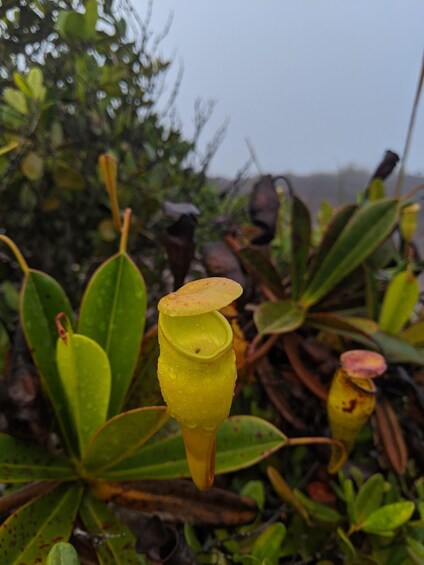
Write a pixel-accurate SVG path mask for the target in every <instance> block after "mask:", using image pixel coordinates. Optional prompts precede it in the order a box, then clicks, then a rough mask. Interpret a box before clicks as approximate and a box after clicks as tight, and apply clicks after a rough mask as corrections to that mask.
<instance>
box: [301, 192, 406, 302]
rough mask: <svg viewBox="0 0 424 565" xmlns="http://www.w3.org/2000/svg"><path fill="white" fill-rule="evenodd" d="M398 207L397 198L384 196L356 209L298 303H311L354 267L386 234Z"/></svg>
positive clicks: (394, 218) (389, 230) (317, 299)
mask: <svg viewBox="0 0 424 565" xmlns="http://www.w3.org/2000/svg"><path fill="white" fill-rule="evenodd" d="M398 210H399V205H398V201H397V200H394V199H385V198H383V199H380V200H377V201H375V202H373V203H370V204H366V205H364V206H363V207H362V208H360V209H359V210H357V211H356V212H355V213H354V214H353V215H352V216H351V218H350V220H349V222H348V223H347V225H346V226H345V227H344V229H343V231H342V232H341V233H340V236H339V237H338V238H337V240H336V241H335V242H334V244H333V245H332V247H331V249H330V251H329V252H328V253H327V254H326V255H325V256H324V257H323V261H322V263H321V265H320V266H318V267H317V271H316V273H315V274H314V276H313V278H312V280H310V282H309V283H308V285H307V288H306V290H305V292H304V293H303V294H302V296H301V298H300V302H301V303H302V304H303V305H304V306H310V305H312V304H315V303H316V302H318V301H319V300H320V299H321V298H322V297H323V296H325V295H326V294H327V293H328V292H330V290H331V289H332V288H334V287H335V286H336V285H337V283H339V282H340V281H341V280H342V279H344V278H345V277H347V275H349V274H350V273H351V272H352V271H353V270H354V269H356V268H357V267H358V266H359V265H360V264H361V263H362V262H363V261H364V260H365V259H366V258H367V257H368V256H369V255H370V254H371V253H372V252H373V251H374V250H375V249H376V248H377V247H378V246H379V245H380V244H381V243H382V241H383V240H384V239H386V237H387V236H388V235H389V234H390V232H391V231H392V229H393V228H394V226H395V224H396V220H397V217H398Z"/></svg>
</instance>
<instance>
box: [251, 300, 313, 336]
mask: <svg viewBox="0 0 424 565" xmlns="http://www.w3.org/2000/svg"><path fill="white" fill-rule="evenodd" d="M253 319H254V320H255V324H256V327H257V328H258V332H259V333H261V334H263V335H266V334H282V333H288V332H292V331H293V330H295V329H296V328H298V327H300V326H301V325H302V324H303V322H304V319H305V311H304V310H303V309H302V308H301V307H300V306H298V305H297V304H296V303H295V302H292V301H289V300H277V301H276V302H262V304H260V305H259V306H258V307H257V308H256V310H255V313H254V315H253Z"/></svg>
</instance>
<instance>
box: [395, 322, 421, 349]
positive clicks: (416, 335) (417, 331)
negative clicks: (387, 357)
mask: <svg viewBox="0 0 424 565" xmlns="http://www.w3.org/2000/svg"><path fill="white" fill-rule="evenodd" d="M400 337H401V338H402V339H403V340H405V341H407V342H408V343H410V344H411V345H418V346H423V345H424V320H419V321H418V322H415V324H412V325H411V326H409V328H407V329H406V330H404V331H403V332H402V333H401V335H400Z"/></svg>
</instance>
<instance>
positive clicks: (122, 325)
mask: <svg viewBox="0 0 424 565" xmlns="http://www.w3.org/2000/svg"><path fill="white" fill-rule="evenodd" d="M145 316H146V288H145V285H144V280H143V277H142V276H141V273H140V271H139V270H138V268H137V267H136V266H135V264H134V263H133V261H132V260H131V259H130V258H129V257H128V255H127V254H126V253H119V254H118V255H115V256H114V257H112V258H111V259H109V260H108V261H106V262H105V263H103V265H101V266H100V268H99V269H98V270H97V271H96V272H95V273H94V275H93V277H92V278H91V280H90V282H89V284H88V287H87V290H86V291H85V295H84V298H83V301H82V306H81V313H80V321H79V332H80V333H81V334H83V335H85V336H87V337H90V338H91V339H94V341H96V342H97V343H98V344H99V345H100V346H101V347H103V349H104V350H105V351H106V353H107V355H108V357H109V361H110V366H111V370H112V392H111V400H110V406H109V416H114V415H115V414H117V413H118V412H119V410H120V408H121V406H122V403H123V401H124V397H125V394H126V392H127V390H128V387H129V385H130V382H131V378H132V375H133V372H134V369H135V365H136V363H137V356H138V352H139V349H140V344H141V339H142V337H143V330H144V323H145Z"/></svg>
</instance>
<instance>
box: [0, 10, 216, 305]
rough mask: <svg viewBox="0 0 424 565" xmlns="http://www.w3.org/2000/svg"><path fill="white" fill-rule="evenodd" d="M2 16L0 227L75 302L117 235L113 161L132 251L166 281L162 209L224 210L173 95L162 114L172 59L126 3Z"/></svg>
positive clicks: (150, 277) (151, 278)
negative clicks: (105, 170)
mask: <svg viewBox="0 0 424 565" xmlns="http://www.w3.org/2000/svg"><path fill="white" fill-rule="evenodd" d="M0 10H1V19H0V33H1V36H2V41H1V46H0V61H1V63H0V100H1V103H0V104H1V105H0V194H1V212H0V229H1V230H2V231H3V232H6V233H7V234H8V235H9V236H11V237H12V238H14V239H15V241H16V242H17V243H18V244H19V245H20V246H21V247H22V249H23V251H24V252H25V254H26V256H27V257H28V258H29V259H30V261H31V263H32V265H33V266H34V267H39V268H42V269H45V270H46V271H48V272H50V273H51V274H54V275H55V276H57V277H58V279H59V280H61V281H62V282H64V283H66V284H67V286H68V288H69V291H70V292H71V293H72V294H76V295H78V294H79V292H80V288H81V285H82V282H83V281H84V280H85V278H86V272H87V270H88V269H90V264H91V263H93V262H94V263H98V261H99V259H101V258H102V257H104V256H106V255H107V254H108V253H110V252H111V250H112V249H113V248H114V244H115V243H116V240H117V237H118V233H117V232H116V230H115V229H114V226H113V224H112V222H111V221H110V212H109V202H108V198H107V194H106V191H105V189H104V186H103V183H102V182H101V179H100V176H99V171H98V168H97V160H98V157H99V155H100V154H102V153H106V152H109V153H111V154H112V155H113V156H114V158H115V159H116V160H117V161H118V163H119V176H118V183H119V197H120V202H121V204H122V205H123V206H128V205H130V206H131V207H132V209H133V214H134V225H133V230H132V234H131V242H130V245H131V248H132V249H134V250H135V254H136V258H138V259H139V260H140V258H141V256H142V257H143V259H142V265H141V266H142V268H143V270H144V274H145V276H146V278H147V281H148V282H149V283H150V284H152V283H156V284H158V283H159V277H157V276H156V274H155V273H157V272H161V271H162V270H163V267H164V261H163V258H164V255H163V253H162V245H161V236H162V230H163V223H164V222H163V214H162V211H161V207H162V204H163V202H164V201H165V200H171V201H182V200H189V201H192V202H193V203H194V204H196V203H199V202H200V201H201V200H203V201H205V199H207V200H208V201H209V208H210V209H211V210H212V211H214V210H215V209H216V206H217V205H218V199H217V196H216V193H215V192H214V191H212V190H211V189H209V188H208V187H207V186H206V183H205V174H204V173H205V169H206V166H207V164H208V160H209V158H210V156H211V153H208V154H207V155H206V156H205V160H204V162H202V163H201V165H202V166H201V167H200V168H199V166H198V167H197V170H194V168H193V166H192V165H193V163H194V162H195V161H196V159H199V157H198V155H197V154H196V147H195V142H194V141H190V140H187V139H184V138H183V137H182V135H181V134H180V132H179V130H178V129H177V128H176V127H174V126H173V123H172V122H173V121H172V119H171V115H172V112H171V106H172V93H171V94H170V95H169V96H170V98H171V100H170V101H169V103H168V102H166V101H165V100H164V101H163V103H162V106H165V105H167V106H168V110H165V114H164V111H163V110H160V107H159V105H158V98H160V94H161V92H162V90H163V84H164V80H165V78H166V75H167V70H168V68H169V65H170V61H168V60H164V59H163V58H161V57H160V56H159V55H158V54H157V48H158V41H157V40H155V38H154V37H152V34H151V32H150V30H148V29H147V28H146V25H145V24H143V23H142V22H140V21H139V20H138V19H137V18H136V17H135V15H134V13H133V11H132V10H131V9H130V8H129V7H128V5H127V3H125V2H119V1H117V2H112V1H106V2H99V3H97V1H96V0H89V1H88V2H82V0H79V1H76V2H70V1H67V0H63V1H62V0H45V1H43V2H20V3H19V6H16V3H15V2H3V4H2V7H1V8H0ZM123 15H125V18H124V17H123ZM156 39H158V38H156ZM174 95H175V93H174ZM162 99H163V97H162ZM199 112H200V114H199V115H198V116H197V117H198V120H197V123H198V126H199V129H201V128H202V124H204V119H205V118H207V116H206V115H205V114H204V112H203V111H202V109H200V110H199ZM202 112H203V114H202ZM199 133H200V131H199V130H197V131H196V132H195V134H194V138H196V139H197V137H198V135H199ZM212 145H213V143H212ZM210 150H211V152H213V148H212V147H211V148H210ZM196 162H197V161H196ZM197 164H198V162H197ZM53 241H54V242H55V246H54V247H52V246H51V245H50V243H51V242H53Z"/></svg>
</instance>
